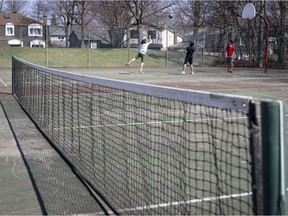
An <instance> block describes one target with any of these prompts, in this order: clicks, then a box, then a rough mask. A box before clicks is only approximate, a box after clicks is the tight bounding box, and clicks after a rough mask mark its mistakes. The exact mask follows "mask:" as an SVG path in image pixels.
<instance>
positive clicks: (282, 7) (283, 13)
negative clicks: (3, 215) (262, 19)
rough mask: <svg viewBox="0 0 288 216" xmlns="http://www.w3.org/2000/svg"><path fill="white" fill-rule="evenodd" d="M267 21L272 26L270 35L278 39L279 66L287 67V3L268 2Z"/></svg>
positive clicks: (276, 49) (276, 47)
mask: <svg viewBox="0 0 288 216" xmlns="http://www.w3.org/2000/svg"><path fill="white" fill-rule="evenodd" d="M267 14H269V15H268V16H267V19H268V21H269V26H270V35H271V36H273V37H275V38H276V46H275V52H276V54H277V56H278V58H277V62H278V65H280V66H282V67H284V66H285V65H284V64H285V47H287V46H288V42H287V40H286V38H285V33H287V32H285V29H286V23H287V21H286V20H287V19H288V5H287V2H286V1H268V2H267Z"/></svg>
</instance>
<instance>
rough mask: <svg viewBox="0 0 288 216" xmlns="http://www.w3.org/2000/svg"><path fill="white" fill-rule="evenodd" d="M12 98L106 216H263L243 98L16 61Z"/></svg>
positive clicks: (252, 122) (252, 118) (250, 118)
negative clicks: (97, 198)
mask: <svg viewBox="0 0 288 216" xmlns="http://www.w3.org/2000/svg"><path fill="white" fill-rule="evenodd" d="M13 94H14V95H15V97H16V98H17V99H18V101H19V103H20V104H21V106H22V107H23V108H24V110H25V111H26V112H27V113H28V114H29V116H30V117H31V119H32V120H33V121H34V122H35V123H36V124H37V125H38V127H39V128H40V130H41V131H42V132H43V134H44V135H45V136H46V137H47V138H48V139H49V140H50V142H51V144H52V145H53V146H54V147H56V148H57V149H58V150H59V152H61V154H62V155H63V156H64V157H65V159H66V160H67V161H68V163H69V164H70V165H71V167H72V168H73V169H75V170H76V171H77V173H78V174H79V175H80V176H81V178H83V179H84V180H85V182H86V184H88V185H89V187H90V188H91V189H92V190H93V191H94V192H96V193H97V194H98V195H99V196H100V197H101V198H102V199H103V202H105V203H106V204H107V206H108V207H109V211H108V212H109V213H113V214H125V215H129V214H133V215H139V214H141V215H144V214H154V215H155V214H167V215H168V214H175V215H178V214H221V215H222V214H234V215H235V214H237V215H241V214H245V215H248V214H259V213H261V208H262V207H261V202H260V201H259V198H261V190H260V187H261V182H259V180H258V178H256V176H257V175H260V173H259V172H261V163H260V161H259V157H258V156H257V155H258V154H259V151H260V150H259V149H260V147H259V145H260V144H259V139H258V137H257V136H258V132H259V128H258V126H257V120H256V114H255V112H256V111H255V104H254V103H253V101H252V99H251V98H250V97H241V96H230V95H223V94H217V93H206V92H200V91H189V90H183V89H175V88H167V87H160V86H154V85H147V84H139V83H131V82H124V81H117V80H112V79H104V78H96V77H91V76H85V75H79V74H74V73H68V72H63V71H59V70H55V69H48V68H45V67H41V66H37V65H34V64H31V63H28V62H25V61H23V60H21V59H18V58H16V57H14V58H13Z"/></svg>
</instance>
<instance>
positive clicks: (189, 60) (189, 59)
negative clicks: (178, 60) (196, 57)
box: [184, 57, 193, 65]
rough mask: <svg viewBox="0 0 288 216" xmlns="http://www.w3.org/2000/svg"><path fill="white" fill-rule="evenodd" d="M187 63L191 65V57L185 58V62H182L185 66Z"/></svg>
mask: <svg viewBox="0 0 288 216" xmlns="http://www.w3.org/2000/svg"><path fill="white" fill-rule="evenodd" d="M187 63H189V64H190V65H192V64H193V58H191V57H185V60H184V64H187Z"/></svg>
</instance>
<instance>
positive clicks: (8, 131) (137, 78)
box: [0, 66, 288, 214]
mask: <svg viewBox="0 0 288 216" xmlns="http://www.w3.org/2000/svg"><path fill="white" fill-rule="evenodd" d="M194 69H195V70H194V74H193V75H191V74H190V73H189V69H187V70H186V75H179V73H180V72H181V71H182V68H181V67H179V68H178V67H167V68H165V67H164V68H160V67H158V68H157V67H155V68H150V67H147V68H145V66H144V74H140V73H139V72H138V67H128V68H125V67H123V68H117V69H115V68H113V69H112V68H89V69H87V68H85V69H79V68H77V69H75V68H71V69H65V71H70V72H72V73H80V74H85V75H90V76H97V77H102V78H109V79H116V80H125V81H129V82H138V83H149V84H153V85H161V86H168V87H173V88H183V89H192V90H197V91H209V92H219V93H226V94H237V95H243V96H252V97H254V98H255V101H257V100H259V99H262V100H263V99H264V100H265V99H269V100H283V101H284V102H286V103H287V101H288V75H287V72H286V71H285V70H274V69H269V70H268V73H264V69H261V68H235V69H234V71H233V74H226V68H223V67H195V68H194ZM10 93H11V70H10V69H5V70H1V71H0V102H1V104H2V107H0V122H1V123H0V161H1V165H0V166H1V173H0V185H1V186H0V204H1V205H0V206H1V207H0V212H1V213H3V214H46V213H47V214H85V213H86V214H88V213H91V212H94V213H95V212H97V213H99V212H102V208H101V205H102V204H100V203H97V202H96V203H95V199H93V195H91V194H89V193H88V192H87V191H86V190H85V187H83V185H82V184H81V182H80V180H79V179H77V177H75V176H74V174H73V172H72V171H71V170H70V169H69V167H68V166H66V165H65V162H64V161H63V159H62V158H61V157H60V156H59V155H58V153H57V152H56V151H55V150H54V149H53V148H52V147H51V146H50V145H49V143H48V142H47V141H46V139H44V138H43V136H42V135H41V133H39V131H38V130H37V128H36V127H35V125H34V124H33V123H32V122H31V120H30V119H29V118H28V117H27V116H26V114H25V113H24V112H23V110H22V109H21V107H20V106H19V105H18V103H17V101H16V100H15V99H14V98H13V96H12V95H11V94H10ZM287 111H288V108H287V105H286V114H285V116H286V122H287V120H288V112H287ZM287 136H288V132H287V130H286V137H287ZM48 156H49V157H53V158H55V160H53V162H52V163H51V164H45V163H44V161H45V157H48ZM51 167H54V169H52V170H55V169H56V170H57V167H61V171H60V168H59V173H51V171H50V172H49V170H51V169H50V168H51ZM79 193H80V194H82V196H81V197H79V196H78V195H79ZM57 200H61V202H57ZM82 203H86V204H85V205H86V206H87V203H89V205H88V206H90V208H89V209H85V211H86V212H84V210H83V209H82V208H81V205H82Z"/></svg>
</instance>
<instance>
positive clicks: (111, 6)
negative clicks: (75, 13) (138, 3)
mask: <svg viewBox="0 0 288 216" xmlns="http://www.w3.org/2000/svg"><path fill="white" fill-rule="evenodd" d="M92 11H93V12H94V14H95V15H96V19H95V21H96V22H97V23H96V25H101V26H107V28H108V32H109V38H106V37H105V35H103V36H101V35H99V36H100V38H101V39H102V40H106V41H107V42H111V45H112V47H114V48H116V47H121V46H122V45H123V38H124V36H125V34H126V33H127V29H128V27H129V25H130V22H131V16H130V14H129V13H127V5H126V3H125V2H123V1H119V2H117V4H115V2H113V1H100V2H98V3H97V4H95V5H94V7H93V10H92Z"/></svg>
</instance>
